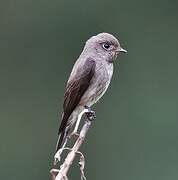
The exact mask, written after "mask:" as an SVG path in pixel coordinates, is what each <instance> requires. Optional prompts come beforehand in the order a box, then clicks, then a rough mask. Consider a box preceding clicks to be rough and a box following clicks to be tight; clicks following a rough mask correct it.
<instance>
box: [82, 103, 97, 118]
mask: <svg viewBox="0 0 178 180" xmlns="http://www.w3.org/2000/svg"><path fill="white" fill-rule="evenodd" d="M84 107H85V109H87V110H88V112H85V114H86V117H87V119H88V120H89V121H92V120H94V119H95V118H96V114H95V111H92V110H91V108H90V107H88V106H84Z"/></svg>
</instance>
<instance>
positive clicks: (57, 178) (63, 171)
mask: <svg viewBox="0 0 178 180" xmlns="http://www.w3.org/2000/svg"><path fill="white" fill-rule="evenodd" d="M90 113H92V114H89V116H87V117H88V118H87V119H86V120H85V123H84V125H83V127H82V129H81V131H80V134H79V136H78V138H77V140H76V142H75V144H74V146H73V147H72V148H71V149H70V148H65V149H64V150H66V149H67V150H69V153H68V155H67V157H66V158H65V160H64V162H63V164H62V165H61V166H60V170H57V169H52V170H51V171H50V172H51V174H52V180H68V178H67V173H68V171H69V168H70V167H71V165H72V163H73V160H74V158H75V156H76V154H79V155H80V162H79V165H80V171H81V180H86V177H85V175H84V166H85V158H84V156H83V154H82V153H81V152H79V148H80V146H81V145H82V143H83V141H84V139H85V136H86V134H87V132H88V130H89V128H90V126H91V123H92V120H93V119H94V117H95V115H94V112H93V111H92V112H90ZM91 115H92V116H91Z"/></svg>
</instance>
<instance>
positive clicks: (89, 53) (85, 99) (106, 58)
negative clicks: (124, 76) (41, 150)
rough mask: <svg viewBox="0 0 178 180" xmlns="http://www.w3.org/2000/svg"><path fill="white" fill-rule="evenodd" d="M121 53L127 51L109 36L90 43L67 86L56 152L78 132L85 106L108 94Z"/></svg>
mask: <svg viewBox="0 0 178 180" xmlns="http://www.w3.org/2000/svg"><path fill="white" fill-rule="evenodd" d="M120 52H127V51H126V50H124V49H123V48H121V46H120V44H119V42H118V40H117V39H116V38H115V37H114V36H113V35H111V34H108V33H100V34H98V35H96V36H93V37H91V38H90V39H89V40H88V41H87V42H86V44H85V47H84V49H83V51H82V53H81V55H80V57H79V58H78V60H77V61H76V63H75V64H74V66H73V69H72V72H71V74H70V77H69V79H68V82H67V85H66V90H65V94H64V104H63V114H62V121H61V124H60V127H59V133H58V135H59V138H58V142H57V145H56V152H57V151H58V150H59V149H60V148H61V147H62V145H63V144H64V141H65V140H66V138H67V137H68V136H70V134H71V133H72V131H73V130H74V132H76V131H77V127H78V124H79V121H80V119H81V116H82V114H83V113H84V112H85V107H91V106H92V105H93V104H94V103H96V102H97V101H98V100H99V99H100V98H101V97H102V96H103V94H104V93H105V92H106V90H107V88H108V86H109V84H110V81H111V77H112V74H113V62H114V60H115V59H116V57H117V55H118V54H119V53H120ZM75 124H76V128H75V129H74V125H75Z"/></svg>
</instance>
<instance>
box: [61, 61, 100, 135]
mask: <svg viewBox="0 0 178 180" xmlns="http://www.w3.org/2000/svg"><path fill="white" fill-rule="evenodd" d="M95 66H96V64H95V60H94V59H92V58H88V59H87V60H86V61H85V63H84V65H83V66H82V67H80V68H79V69H78V73H76V74H75V76H74V77H72V79H71V80H70V81H68V83H67V86H66V90H65V94H64V104H63V117H62V122H61V125H60V127H59V133H61V132H62V131H64V129H65V127H66V125H67V121H68V118H69V117H70V115H71V113H72V112H73V110H74V109H75V108H76V106H77V105H78V104H79V102H80V99H81V97H82V96H83V94H84V93H85V92H86V90H87V89H88V87H89V85H90V81H91V79H92V77H93V75H94V72H95Z"/></svg>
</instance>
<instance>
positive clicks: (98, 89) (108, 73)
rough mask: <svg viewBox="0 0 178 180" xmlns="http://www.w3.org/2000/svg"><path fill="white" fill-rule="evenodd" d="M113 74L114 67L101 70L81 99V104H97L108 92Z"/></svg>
mask: <svg viewBox="0 0 178 180" xmlns="http://www.w3.org/2000/svg"><path fill="white" fill-rule="evenodd" d="M112 73H113V66H112V65H111V66H110V67H108V68H106V69H101V68H100V69H99V70H98V71H97V73H96V74H95V77H94V78H93V79H92V82H91V85H90V87H89V88H88V90H87V91H86V93H85V94H84V95H83V97H82V98H81V101H80V104H81V105H87V106H89V107H90V106H92V105H93V104H94V103H96V102H97V101H98V100H99V99H100V98H101V97H102V96H103V95H104V93H105V92H106V90H107V89H108V86H109V84H110V81H111V77H112Z"/></svg>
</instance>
